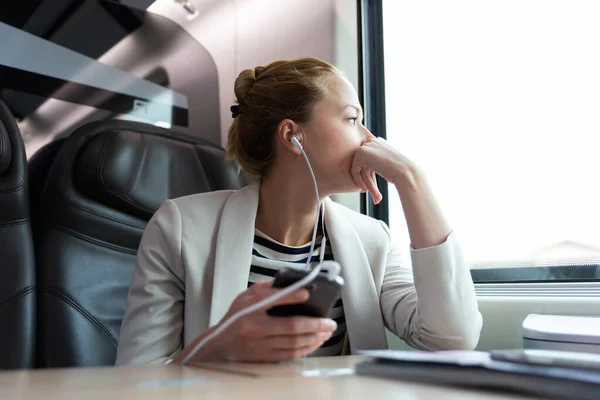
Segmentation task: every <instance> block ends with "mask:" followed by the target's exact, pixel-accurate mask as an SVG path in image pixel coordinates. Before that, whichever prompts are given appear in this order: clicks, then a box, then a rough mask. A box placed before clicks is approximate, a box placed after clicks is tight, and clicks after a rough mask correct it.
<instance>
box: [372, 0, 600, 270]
mask: <svg viewBox="0 0 600 400" xmlns="http://www.w3.org/2000/svg"><path fill="white" fill-rule="evenodd" d="M383 5H384V8H383V15H384V17H383V18H384V46H385V53H384V54H385V79H386V114H387V136H388V140H389V141H390V142H391V143H393V144H394V145H395V146H396V147H397V148H399V149H400V150H401V151H402V152H403V153H404V154H406V155H407V156H408V157H409V158H411V159H413V160H414V161H415V162H417V163H418V164H419V165H420V166H421V167H422V168H423V169H424V171H425V173H426V175H427V177H428V178H429V181H430V183H431V185H432V187H433V189H434V192H435V193H436V196H437V198H438V200H439V201H440V203H441V205H442V208H443V210H444V212H445V214H446V216H447V217H448V219H449V220H450V223H451V225H452V227H453V228H454V230H455V232H456V233H457V234H458V235H459V238H460V241H461V244H462V246H463V250H464V252H465V255H466V257H467V261H468V262H469V264H470V266H471V268H487V267H511V266H551V265H598V264H600V183H599V182H600V147H599V143H598V137H599V135H600V51H599V48H600V23H599V21H600V2H599V1H597V0H585V1H584V0H578V1H568V0H560V1H558V0H503V1H489V0H487V1H484V0H452V1H448V0H429V1H426V0H424V1H410V0H384V3H383ZM390 226H391V229H392V232H393V233H394V234H396V235H399V236H403V235H404V236H405V235H406V225H405V222H404V219H403V215H402V209H401V205H400V201H399V199H398V196H397V193H396V191H395V190H394V188H392V187H390Z"/></svg>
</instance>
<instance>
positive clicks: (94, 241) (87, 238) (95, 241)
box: [50, 223, 137, 255]
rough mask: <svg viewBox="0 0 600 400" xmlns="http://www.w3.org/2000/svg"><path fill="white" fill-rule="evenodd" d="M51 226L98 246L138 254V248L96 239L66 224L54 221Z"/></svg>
mask: <svg viewBox="0 0 600 400" xmlns="http://www.w3.org/2000/svg"><path fill="white" fill-rule="evenodd" d="M50 226H51V227H52V228H54V229H56V230H57V231H61V232H63V233H66V234H67V235H71V236H74V237H76V238H78V239H81V240H83V241H86V242H88V243H91V244H95V245H98V246H101V247H105V248H107V249H112V250H116V251H120V252H122V253H128V254H134V255H135V254H137V250H135V249H130V248H127V247H124V246H119V245H116V244H112V243H107V242H105V241H103V240H100V239H95V238H92V237H90V236H87V235H84V234H83V233H79V232H75V231H74V230H72V229H69V228H67V227H65V226H62V225H59V224H56V223H52V224H50Z"/></svg>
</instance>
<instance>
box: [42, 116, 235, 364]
mask: <svg viewBox="0 0 600 400" xmlns="http://www.w3.org/2000/svg"><path fill="white" fill-rule="evenodd" d="M243 184H244V181H243V178H241V177H240V175H239V174H238V171H237V167H235V166H234V165H233V164H232V163H229V162H226V161H225V152H224V150H222V149H221V148H218V147H216V146H214V145H212V144H209V143H206V142H204V141H200V140H198V139H194V138H190V137H188V136H184V135H181V134H177V133H173V132H169V131H167V130H164V129H160V128H156V127H154V126H148V125H144V124H139V123H134V122H128V121H109V122H95V123H91V124H87V125H84V126H82V127H81V128H79V129H78V130H77V131H75V132H74V133H73V134H72V135H71V136H70V137H69V138H67V139H66V141H65V142H64V144H63V145H62V146H61V148H60V150H59V152H58V154H57V156H56V159H55V160H54V162H53V164H52V168H51V169H50V172H49V174H48V177H47V180H46V184H45V187H44V191H43V196H42V218H41V229H40V237H39V238H38V239H36V250H37V259H38V264H37V273H38V316H39V318H38V326H39V329H38V342H39V346H38V353H39V354H38V363H39V366H40V367H72V366H99V365H113V364H114V361H115V356H116V348H117V343H118V340H119V337H118V334H119V329H120V325H121V320H122V317H123V314H124V311H125V304H126V298H127V292H128V288H129V285H130V283H131V281H132V278H133V268H134V264H135V258H136V252H137V248H138V245H139V241H140V239H141V236H142V233H143V230H144V227H145V226H146V223H147V222H148V220H149V219H150V217H151V216H152V215H153V213H154V212H155V211H156V210H157V209H158V207H159V206H160V204H161V203H162V202H163V201H164V200H165V199H167V198H174V197H179V196H183V195H187V194H192V193H200V192H206V191H212V190H219V189H235V188H239V187H241V186H243Z"/></svg>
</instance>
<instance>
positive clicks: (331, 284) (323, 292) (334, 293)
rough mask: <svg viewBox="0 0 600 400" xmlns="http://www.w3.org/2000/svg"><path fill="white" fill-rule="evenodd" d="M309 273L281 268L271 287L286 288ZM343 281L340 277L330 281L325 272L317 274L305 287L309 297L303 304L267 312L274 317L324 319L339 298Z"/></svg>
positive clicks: (276, 307)
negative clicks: (299, 316)
mask: <svg viewBox="0 0 600 400" xmlns="http://www.w3.org/2000/svg"><path fill="white" fill-rule="evenodd" d="M309 273H310V272H309V271H301V270H298V269H294V268H282V269H280V270H278V271H277V273H276V274H275V280H274V281H273V287H275V288H285V287H288V286H290V285H292V284H294V283H296V282H298V281H299V280H301V279H302V278H305V277H306V275H308V274H309ZM343 286H344V280H343V279H342V278H341V277H340V276H336V277H335V278H333V279H330V278H329V276H328V274H327V272H326V271H325V272H323V271H321V272H319V274H318V275H317V277H316V278H315V279H314V280H313V281H312V282H310V283H309V284H308V285H306V286H305V289H306V290H308V293H309V297H308V300H307V301H306V302H304V303H299V304H286V305H281V306H275V307H272V308H270V309H269V310H267V314H269V315H271V316H274V317H289V316H295V315H302V316H307V317H319V318H325V317H327V314H329V312H330V311H331V309H332V308H333V305H334V304H335V302H336V301H337V299H338V298H339V297H340V293H341V290H342V287H343Z"/></svg>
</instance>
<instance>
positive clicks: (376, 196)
mask: <svg viewBox="0 0 600 400" xmlns="http://www.w3.org/2000/svg"><path fill="white" fill-rule="evenodd" d="M361 176H362V179H363V181H364V182H365V183H366V185H367V188H368V190H369V193H371V196H372V197H373V202H374V203H375V204H378V203H379V202H380V201H381V199H382V196H381V192H379V188H378V187H377V180H376V179H375V173H374V172H373V170H371V169H369V168H363V169H362V170H361Z"/></svg>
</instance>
